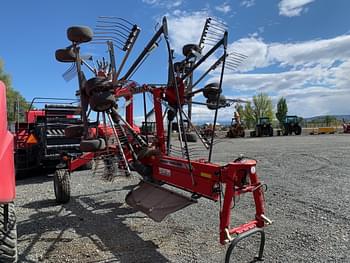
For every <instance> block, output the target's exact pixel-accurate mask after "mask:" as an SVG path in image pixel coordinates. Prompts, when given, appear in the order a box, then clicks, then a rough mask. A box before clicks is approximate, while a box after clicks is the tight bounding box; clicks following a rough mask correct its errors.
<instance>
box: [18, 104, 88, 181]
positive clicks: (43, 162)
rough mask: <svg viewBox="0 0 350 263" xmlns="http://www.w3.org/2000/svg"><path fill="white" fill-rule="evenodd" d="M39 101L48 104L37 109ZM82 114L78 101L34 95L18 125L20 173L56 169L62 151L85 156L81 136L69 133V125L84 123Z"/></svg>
mask: <svg viewBox="0 0 350 263" xmlns="http://www.w3.org/2000/svg"><path fill="white" fill-rule="evenodd" d="M38 104H41V105H43V104H44V106H43V107H40V109H35V108H34V105H38ZM18 110H19V109H18ZM80 115H81V108H80V106H79V105H78V104H77V100H74V99H61V98H34V99H33V100H32V102H31V104H30V106H29V109H28V110H26V111H25V120H24V122H19V121H17V122H16V124H15V165H16V173H17V175H24V174H26V172H29V171H32V170H37V169H39V168H40V169H41V168H45V169H56V166H57V165H58V164H59V163H60V162H61V155H62V154H70V155H75V156H78V155H81V154H82V152H81V150H80V138H67V137H66V136H65V128H66V127H67V126H71V125H79V124H81V123H82V121H81V117H80Z"/></svg>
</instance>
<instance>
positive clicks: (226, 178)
mask: <svg viewBox="0 0 350 263" xmlns="http://www.w3.org/2000/svg"><path fill="white" fill-rule="evenodd" d="M99 22H100V23H103V25H102V26H99V25H97V26H96V30H95V34H94V33H93V32H92V31H91V29H90V28H88V27H70V28H68V30H67V36H68V39H69V40H70V41H71V45H70V46H68V47H67V48H64V49H59V50H57V51H56V54H55V55H56V59H57V60H58V61H60V62H66V63H73V64H74V67H75V69H76V71H77V75H78V81H79V94H80V103H81V105H82V121H83V123H82V125H81V126H80V127H81V129H79V136H81V137H82V138H83V139H82V140H81V142H80V148H81V150H82V151H83V152H89V154H90V156H89V158H93V159H96V158H99V157H100V156H104V155H106V154H107V155H108V156H109V155H111V156H113V157H114V159H111V161H112V162H113V163H114V164H115V166H116V169H119V170H127V171H135V172H136V174H138V175H140V183H139V184H138V185H137V186H136V187H135V188H134V189H132V190H131V191H130V192H129V193H128V194H127V196H126V203H127V204H129V205H130V206H132V207H133V208H135V209H137V210H139V211H142V212H143V213H145V214H147V215H148V216H149V217H150V218H152V219H153V220H155V221H157V222H159V221H162V220H163V219H164V218H165V217H166V216H167V215H168V214H170V213H173V212H176V211H178V210H179V209H182V208H184V207H186V206H188V205H191V204H194V203H196V202H198V199H199V198H207V199H209V200H212V201H214V202H218V204H219V205H220V216H219V218H220V243H221V244H229V247H228V250H227V253H226V259H225V262H230V261H231V260H232V258H231V256H232V254H233V250H234V247H235V246H236V245H237V243H239V242H240V241H241V240H242V239H245V238H247V237H249V236H251V235H254V234H257V233H259V234H260V237H261V240H260V247H259V254H258V257H257V258H256V260H262V259H263V250H264V244H265V232H264V227H265V226H266V225H268V224H270V223H271V221H270V220H269V219H268V218H267V217H266V216H265V206H264V194H263V191H264V189H265V185H264V184H263V183H262V182H261V181H260V180H259V178H258V175H257V172H256V164H257V162H256V160H252V159H249V158H243V157H239V158H237V159H234V160H231V161H229V162H228V163H226V164H224V165H222V164H218V163H214V162H212V161H211V160H212V157H213V147H214V143H213V142H214V133H215V128H216V123H217V116H218V110H219V109H220V108H223V107H226V106H228V105H229V103H228V100H226V99H225V97H224V96H223V95H222V83H223V77H224V70H225V69H228V70H233V69H235V67H236V66H237V65H238V63H239V62H240V61H242V59H244V58H245V56H244V55H242V54H239V53H236V52H233V53H228V52H227V37H228V32H227V27H226V25H225V24H223V23H222V22H218V21H216V20H214V19H212V18H208V19H207V20H206V23H205V25H204V29H203V33H202V36H201V38H200V41H199V43H198V44H188V45H185V46H184V48H183V55H184V58H183V60H181V61H179V62H176V63H174V61H173V55H172V49H171V47H170V43H169V40H168V29H167V20H166V18H163V21H162V24H161V26H160V27H159V29H158V30H157V32H156V33H155V34H154V36H153V37H152V39H151V40H150V41H149V42H148V43H147V44H146V46H145V48H144V49H143V51H142V52H141V53H140V54H139V56H138V57H137V58H136V60H135V61H134V62H133V63H132V64H131V66H130V67H129V69H128V70H127V71H126V72H125V74H124V75H123V76H121V75H120V73H121V71H122V68H123V66H124V64H125V61H126V59H127V58H128V55H129V53H130V52H131V50H132V47H133V45H134V43H135V41H136V39H137V36H138V34H139V31H140V29H139V28H138V27H137V26H136V25H133V24H131V23H129V22H128V21H126V20H124V19H121V18H116V17H100V18H99ZM121 25H122V26H121ZM127 28H129V29H128V31H127V32H119V31H120V30H127ZM107 32H109V33H110V34H112V36H108V35H105V34H106V33H107ZM121 33H123V34H121ZM94 35H95V36H94ZM121 36H125V38H124V37H121ZM118 37H120V38H121V39H119V40H118ZM160 39H163V40H164V43H165V45H166V50H167V55H168V81H167V83H166V84H138V83H137V82H135V81H132V80H130V78H131V76H132V75H133V74H134V73H135V71H136V70H138V69H139V68H140V65H141V64H142V62H143V61H144V59H145V58H146V57H147V56H148V55H149V53H150V51H151V50H153V49H154V48H155V47H157V46H159V42H160ZM116 40H118V41H116ZM90 41H92V42H91V43H103V44H106V43H107V47H108V51H109V56H110V61H109V65H108V67H107V66H106V67H103V68H101V67H100V66H99V69H98V70H95V69H92V68H91V66H87V67H88V69H90V71H91V72H92V73H93V76H92V77H91V78H90V79H88V80H87V79H86V78H85V74H84V73H83V71H82V65H87V64H88V63H87V62H86V61H85V60H84V58H83V56H82V55H81V54H80V48H81V47H82V45H81V44H83V43H85V42H90ZM113 41H114V42H113ZM208 42H209V43H210V44H208ZM204 45H208V46H207V48H206V49H204ZM115 46H116V47H118V48H119V49H120V50H121V51H123V52H125V55H124V58H123V59H122V61H121V63H120V65H119V67H118V68H117V66H116V61H115V57H114V47H115ZM204 50H207V51H206V53H204ZM218 52H222V55H221V56H220V57H219V58H217V60H216V62H215V63H214V64H213V65H212V66H211V67H210V68H209V69H208V70H207V71H206V72H205V73H204V74H202V75H201V76H200V77H199V78H198V80H197V81H196V82H194V83H193V81H192V80H193V79H192V78H193V77H195V76H194V73H195V72H197V71H196V69H198V67H199V66H200V65H202V64H203V62H204V61H206V60H207V59H208V58H209V57H210V56H213V55H215V54H217V53H218ZM103 61H104V63H102V64H105V60H103ZM102 64H101V63H100V65H102ZM219 66H221V70H220V74H219V76H220V77H219V81H218V82H217V83H210V84H207V85H205V86H204V87H203V88H197V89H195V87H196V86H197V85H198V84H199V83H201V81H202V80H203V79H204V78H205V77H206V75H207V74H208V73H209V72H210V71H211V70H214V69H215V68H217V67H219ZM189 78H191V79H192V80H191V81H189ZM189 85H190V87H189ZM197 93H201V94H202V95H203V97H204V98H205V99H206V101H205V102H195V101H193V99H194V98H195V95H196V94H197ZM137 94H142V95H143V99H144V100H143V110H144V116H146V115H147V112H148V111H147V104H146V101H145V96H144V94H149V95H150V96H151V98H152V101H153V109H152V110H153V111H154V115H155V140H152V141H150V140H148V134H147V132H146V134H145V135H142V134H140V133H139V132H138V131H137V130H136V127H135V125H134V123H133V117H134V105H133V103H134V100H133V98H134V96H136V95H137ZM120 99H125V100H126V101H128V103H127V106H126V109H125V118H124V116H122V115H121V114H120V113H119V112H118V102H119V101H120ZM190 103H191V104H199V105H204V106H206V107H207V108H208V109H209V110H212V112H213V134H212V136H211V137H210V138H209V139H208V140H204V139H203V138H202V136H201V135H200V133H199V131H198V130H197V128H196V127H195V126H194V125H193V124H192V122H191V120H190V118H188V115H187V114H186V113H185V111H184V106H186V105H189V104H190ZM91 112H97V119H99V118H101V119H102V120H103V126H104V127H106V128H108V127H109V129H110V130H111V131H112V133H113V135H114V136H113V140H112V141H111V140H106V139H105V138H104V136H100V135H99V134H97V133H95V134H91V133H89V132H88V128H89V122H88V118H89V115H90V114H91ZM165 118H166V119H165ZM164 120H166V122H167V123H166V124H164ZM173 123H176V126H177V127H178V129H179V133H180V135H181V136H179V138H178V140H175V139H172V136H171V132H172V127H173ZM186 127H188V128H190V129H192V130H193V131H194V132H195V133H196V134H197V136H198V138H199V139H200V143H201V147H203V148H204V149H205V151H204V152H205V153H207V156H205V157H201V158H193V157H192V154H191V152H190V146H189V143H188V141H187V136H186V135H185V134H186ZM67 129H72V128H71V127H67ZM75 161H77V160H74V159H71V158H69V156H64V158H63V160H62V167H61V169H59V170H57V173H56V174H57V180H55V182H54V185H55V194H56V199H57V200H58V201H60V202H62V201H64V202H67V201H68V200H69V194H70V193H69V191H67V189H69V187H70V186H69V178H70V176H69V175H70V173H71V172H72V171H74V165H75V164H74V162H75ZM163 185H168V186H171V187H174V188H176V189H180V190H182V192H183V193H181V194H180V193H179V192H178V191H173V190H170V189H169V188H168V187H167V188H165V187H163ZM171 187H170V188H171ZM246 193H250V194H251V195H252V200H253V203H254V205H255V214H254V216H253V219H251V220H249V221H248V222H247V223H244V224H241V225H239V226H237V227H232V226H231V212H232V207H233V205H234V202H235V201H234V200H235V198H236V197H237V196H240V195H243V194H246ZM62 196H63V197H64V198H62Z"/></svg>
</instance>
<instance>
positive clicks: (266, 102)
mask: <svg viewBox="0 0 350 263" xmlns="http://www.w3.org/2000/svg"><path fill="white" fill-rule="evenodd" d="M260 117H268V118H269V119H270V120H271V121H272V119H273V110H272V99H271V98H270V97H269V96H268V95H267V94H266V93H259V94H258V95H256V96H253V103H251V102H248V103H247V104H246V105H245V107H244V110H243V112H242V119H243V120H244V122H245V123H246V125H247V127H248V128H251V127H254V126H255V124H256V123H257V122H258V120H259V118H260Z"/></svg>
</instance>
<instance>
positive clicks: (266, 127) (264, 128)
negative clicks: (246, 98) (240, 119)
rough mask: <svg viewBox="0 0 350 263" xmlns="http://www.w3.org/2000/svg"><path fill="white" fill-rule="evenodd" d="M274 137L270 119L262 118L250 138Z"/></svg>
mask: <svg viewBox="0 0 350 263" xmlns="http://www.w3.org/2000/svg"><path fill="white" fill-rule="evenodd" d="M262 136H273V128H272V125H271V121H270V119H269V118H268V117H260V118H259V120H258V123H257V124H256V125H255V130H254V131H251V132H250V137H262Z"/></svg>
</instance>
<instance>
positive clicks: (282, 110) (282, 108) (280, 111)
mask: <svg viewBox="0 0 350 263" xmlns="http://www.w3.org/2000/svg"><path fill="white" fill-rule="evenodd" d="M287 112H288V106H287V101H286V99H285V98H283V97H281V98H280V99H279V100H278V102H277V112H276V118H277V120H278V121H279V123H280V126H282V124H283V122H284V119H285V117H286V116H287Z"/></svg>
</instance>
